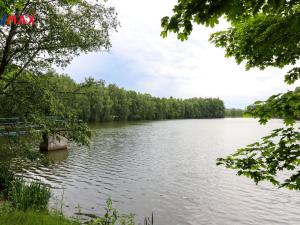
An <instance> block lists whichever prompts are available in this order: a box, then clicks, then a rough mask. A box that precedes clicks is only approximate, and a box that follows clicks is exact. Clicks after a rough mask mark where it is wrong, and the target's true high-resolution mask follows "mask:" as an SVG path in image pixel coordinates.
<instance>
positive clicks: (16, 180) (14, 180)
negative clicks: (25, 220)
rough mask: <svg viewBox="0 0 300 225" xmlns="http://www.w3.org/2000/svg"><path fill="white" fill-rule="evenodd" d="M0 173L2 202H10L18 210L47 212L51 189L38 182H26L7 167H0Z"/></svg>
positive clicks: (0, 198)
mask: <svg viewBox="0 0 300 225" xmlns="http://www.w3.org/2000/svg"><path fill="white" fill-rule="evenodd" d="M0 172H1V174H0V182H1V187H0V200H4V201H9V202H10V204H11V205H12V206H13V208H14V209H16V210H22V211H27V210H42V211H45V210H47V206H48V201H49V199H50V196H51V194H50V189H49V187H47V186H46V185H45V184H42V183H41V182H37V181H31V182H26V181H25V180H24V179H23V178H20V177H18V176H16V175H15V174H14V173H13V172H11V171H10V170H9V168H8V167H5V166H0Z"/></svg>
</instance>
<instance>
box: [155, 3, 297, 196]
mask: <svg viewBox="0 0 300 225" xmlns="http://www.w3.org/2000/svg"><path fill="white" fill-rule="evenodd" d="M173 12H174V15H173V16H172V17H164V18H163V19H162V23H161V25H162V28H163V31H162V33H161V35H162V36H163V37H166V36H167V34H168V32H175V33H177V35H178V38H179V39H180V40H186V39H187V38H188V36H189V35H190V34H191V32H192V30H193V28H194V26H193V23H196V24H202V25H206V26H211V27H213V26H215V25H216V24H218V22H219V20H220V18H225V19H226V20H227V21H228V22H229V23H230V25H231V26H230V27H229V28H228V29H227V30H224V31H219V32H216V33H214V34H212V35H211V38H210V41H211V42H212V43H214V44H215V45H216V46H217V47H222V48H225V50H226V57H234V58H235V59H236V62H237V63H238V64H240V63H242V62H245V64H246V69H250V68H254V67H257V68H259V69H265V68H267V67H270V66H272V67H278V68H283V67H284V66H288V65H295V64H296V63H297V62H299V58H300V51H299V40H300V26H299V21H300V4H299V1H250V0H245V1H239V0H232V1H225V0H219V1H205V0H204V1H199V0H190V1H185V0H178V3H177V4H176V6H175V7H174V9H173ZM299 78H300V68H299V67H294V68H293V69H291V70H290V71H289V72H288V73H287V74H286V76H285V82H286V83H287V84H293V83H294V82H295V81H296V80H298V79H299ZM246 115H247V116H252V117H255V118H259V122H260V123H261V124H265V123H267V122H268V121H269V120H270V119H271V118H273V117H280V118H282V119H283V120H284V123H285V127H283V128H281V129H276V130H274V131H273V132H272V133H271V134H270V135H269V136H266V137H264V138H262V141H261V142H257V143H254V144H251V145H248V146H247V147H246V148H242V149H239V150H238V151H237V152H236V153H235V154H233V155H231V156H228V157H227V158H220V159H218V163H217V164H223V165H225V166H226V167H228V168H232V169H236V170H238V175H245V176H247V177H249V178H251V179H253V180H254V181H255V182H256V183H258V182H260V181H263V180H266V181H270V182H271V183H273V184H274V185H276V186H278V187H287V188H289V189H296V190H300V170H299V166H300V128H296V127H295V125H296V120H297V119H299V118H300V89H299V88H296V89H295V90H294V91H289V92H287V93H280V94H276V95H273V96H271V97H270V98H269V99H267V100H266V101H258V102H255V103H254V104H253V105H251V106H249V107H248V108H247V111H246ZM279 172H280V173H281V172H283V174H286V176H285V179H280V178H279V177H278V173H279Z"/></svg>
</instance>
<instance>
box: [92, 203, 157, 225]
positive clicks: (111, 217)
mask: <svg viewBox="0 0 300 225" xmlns="http://www.w3.org/2000/svg"><path fill="white" fill-rule="evenodd" d="M153 224H154V223H153V213H152V217H151V220H150V218H145V221H144V225H153ZM88 225H135V222H134V214H132V213H130V214H119V213H118V210H117V209H115V208H113V206H112V200H111V199H110V198H109V199H107V201H106V208H105V215H104V216H103V217H99V218H97V219H96V220H93V221H91V222H89V223H88Z"/></svg>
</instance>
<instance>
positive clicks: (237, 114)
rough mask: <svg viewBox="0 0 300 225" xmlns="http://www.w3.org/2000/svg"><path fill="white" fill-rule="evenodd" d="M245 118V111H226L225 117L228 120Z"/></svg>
mask: <svg viewBox="0 0 300 225" xmlns="http://www.w3.org/2000/svg"><path fill="white" fill-rule="evenodd" d="M243 116H244V110H243V109H234V108H232V109H226V110H225V117H228V118H241V117H243Z"/></svg>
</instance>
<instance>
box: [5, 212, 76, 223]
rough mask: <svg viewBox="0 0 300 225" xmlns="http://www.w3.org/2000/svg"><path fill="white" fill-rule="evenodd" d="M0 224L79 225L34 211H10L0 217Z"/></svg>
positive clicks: (57, 216)
mask: <svg viewBox="0 0 300 225" xmlns="http://www.w3.org/2000/svg"><path fill="white" fill-rule="evenodd" d="M0 224H3V225H80V223H78V222H75V221H71V220H69V219H66V218H64V217H63V216H61V215H51V214H46V213H41V212H34V211H26V212H22V211H12V212H4V213H1V215H0Z"/></svg>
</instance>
